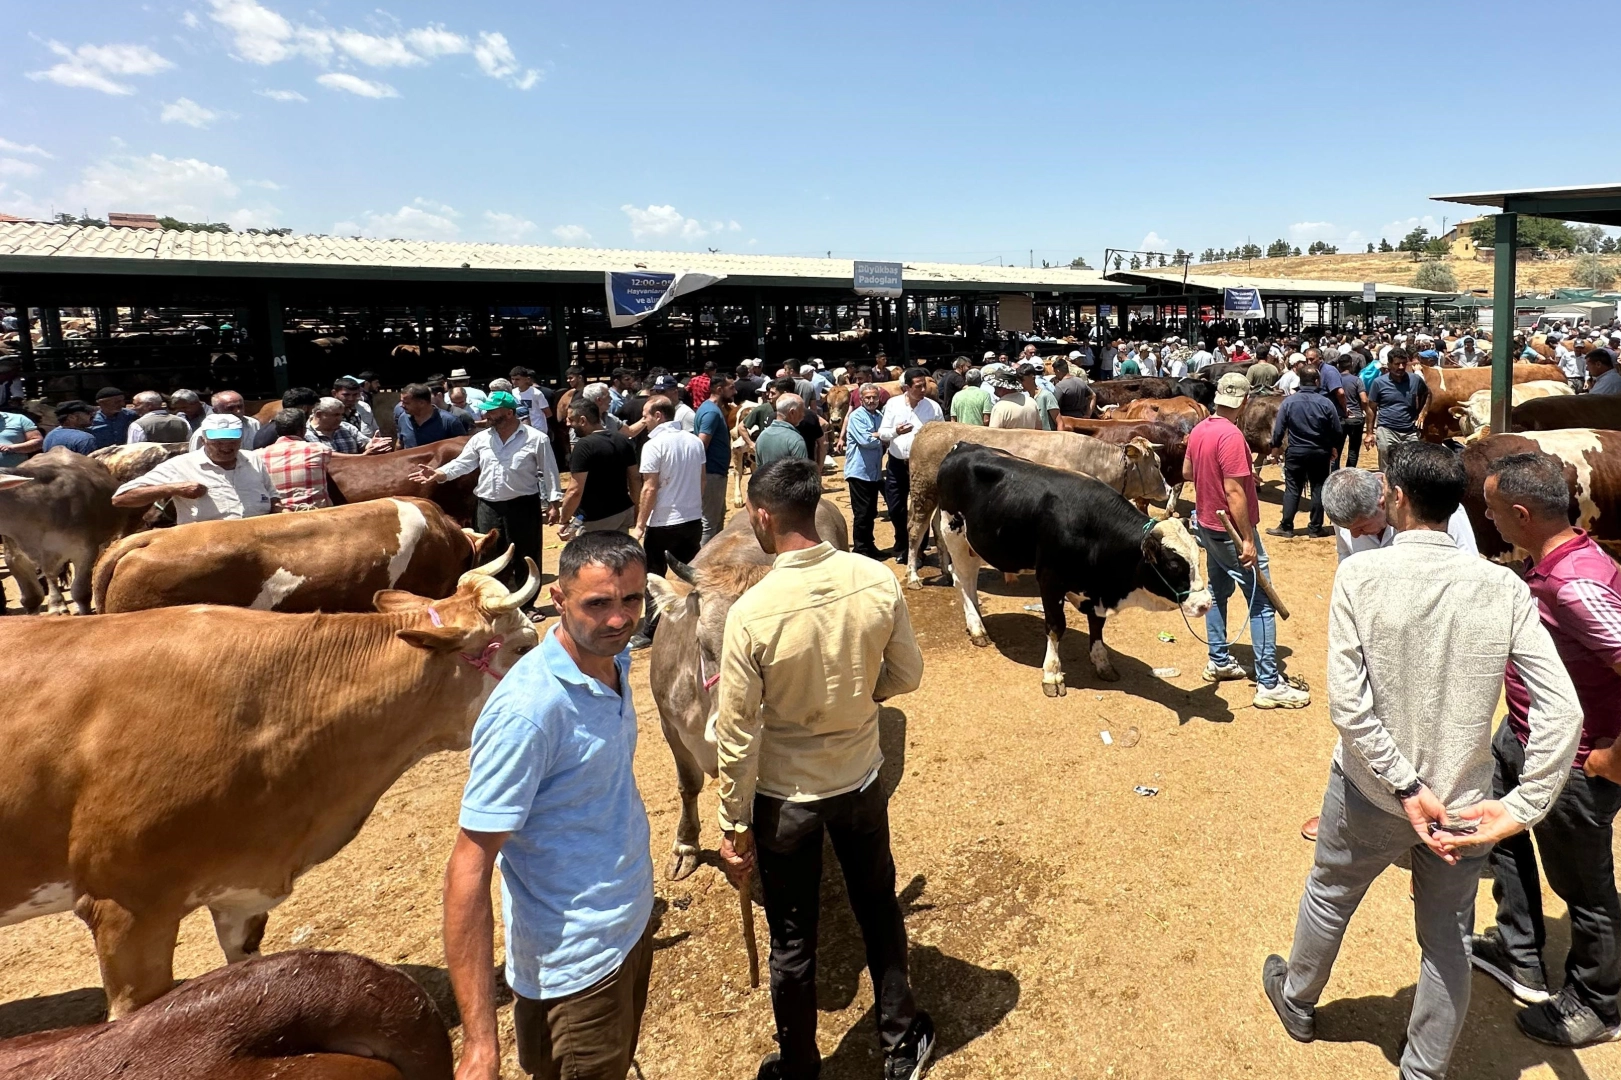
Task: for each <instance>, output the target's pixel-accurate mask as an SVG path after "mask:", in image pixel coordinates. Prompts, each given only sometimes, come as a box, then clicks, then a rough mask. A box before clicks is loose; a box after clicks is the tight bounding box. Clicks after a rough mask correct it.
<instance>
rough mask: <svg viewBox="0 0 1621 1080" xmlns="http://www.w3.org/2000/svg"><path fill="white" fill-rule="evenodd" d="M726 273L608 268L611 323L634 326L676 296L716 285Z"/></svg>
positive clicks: (609, 317) (609, 315) (606, 284)
mask: <svg viewBox="0 0 1621 1080" xmlns="http://www.w3.org/2000/svg"><path fill="white" fill-rule="evenodd" d="M725 276H726V275H725V274H700V273H696V272H693V271H690V270H683V271H682V272H681V273H679V274H671V273H666V272H663V271H659V270H609V271H608V274H607V279H606V282H605V286H606V289H607V294H608V325H609V326H613V327H621V326H633V325H635V324H636V323H639V322H641V321H642V320H643V319H645V318H647V317H648V316H649V315H651V314H653V313H654V312H656V311H658V310H659V309H660V308H663V307H666V306H668V305H669V304H670V302H671V301H673V300H675V299H676V298H677V297H679V296H685V295H686V294H687V293H690V292H695V291H697V290H698V289H701V288H703V287H704V286H706V285H713V284H714V283H715V282H717V281H719V280H721V279H722V278H724V277H725Z"/></svg>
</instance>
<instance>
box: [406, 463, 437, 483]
mask: <svg viewBox="0 0 1621 1080" xmlns="http://www.w3.org/2000/svg"><path fill="white" fill-rule="evenodd" d="M410 475H411V479H412V480H415V481H416V482H417V483H419V484H431V483H433V482H434V481H435V480H437V479H439V475H438V472H437V471H436V470H434V469H430V468H428V467H427V466H426V465H418V466H416V467H414V468H413V469H412V470H411V474H410Z"/></svg>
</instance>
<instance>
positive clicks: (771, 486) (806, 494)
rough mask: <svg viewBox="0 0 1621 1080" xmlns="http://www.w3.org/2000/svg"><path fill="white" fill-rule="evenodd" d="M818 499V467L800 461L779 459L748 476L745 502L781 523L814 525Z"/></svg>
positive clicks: (798, 459) (802, 460) (819, 470)
mask: <svg viewBox="0 0 1621 1080" xmlns="http://www.w3.org/2000/svg"><path fill="white" fill-rule="evenodd" d="M821 498H822V470H821V467H820V466H819V465H818V464H817V463H816V462H814V461H807V460H806V459H804V458H779V459H777V460H776V461H773V462H772V463H771V464H769V465H767V466H766V467H765V468H763V469H761V470H760V471H759V472H757V473H755V474H754V475H753V476H751V477H749V502H750V503H752V504H753V505H754V506H758V507H761V508H762V509H765V510H768V511H770V512H771V515H772V516H773V517H777V518H780V519H782V521H783V522H784V524H789V525H808V524H810V523H812V522H814V521H815V520H816V504H817V502H818V501H820V500H821Z"/></svg>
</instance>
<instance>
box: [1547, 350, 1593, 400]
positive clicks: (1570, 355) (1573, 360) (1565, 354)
mask: <svg viewBox="0 0 1621 1080" xmlns="http://www.w3.org/2000/svg"><path fill="white" fill-rule="evenodd" d="M1553 361H1554V363H1556V364H1558V365H1559V370H1560V371H1563V372H1564V373H1565V378H1566V379H1569V380H1570V385H1571V386H1572V387H1573V388H1574V389H1575V390H1576V391H1577V392H1580V391H1581V389H1582V387H1584V386H1586V385H1587V363H1586V361H1584V360H1583V359H1582V358H1581V357H1579V356H1577V355H1576V351H1575V350H1574V349H1572V348H1571V347H1570V346H1568V345H1566V344H1565V343H1564V342H1563V341H1561V342H1560V343H1559V344H1557V345H1555V346H1554V347H1553Z"/></svg>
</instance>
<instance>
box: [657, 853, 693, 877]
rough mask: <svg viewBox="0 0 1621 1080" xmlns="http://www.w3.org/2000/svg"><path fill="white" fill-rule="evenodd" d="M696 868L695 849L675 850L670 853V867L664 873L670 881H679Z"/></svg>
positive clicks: (690, 874)
mask: <svg viewBox="0 0 1621 1080" xmlns="http://www.w3.org/2000/svg"><path fill="white" fill-rule="evenodd" d="M697 869H698V852H697V851H695V850H694V851H685V852H682V851H677V852H673V853H672V854H671V855H670V869H669V870H668V871H667V872H666V873H665V876H666V877H668V878H669V879H670V880H671V881H681V880H683V879H684V878H689V877H691V876H692V873H693V871H694V870H697Z"/></svg>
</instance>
